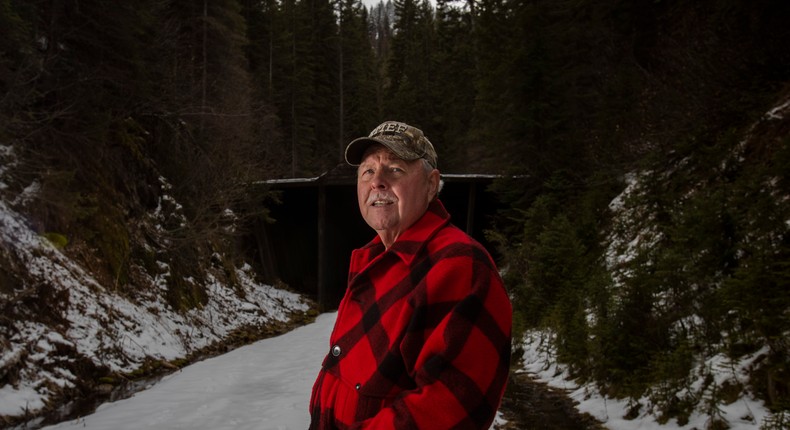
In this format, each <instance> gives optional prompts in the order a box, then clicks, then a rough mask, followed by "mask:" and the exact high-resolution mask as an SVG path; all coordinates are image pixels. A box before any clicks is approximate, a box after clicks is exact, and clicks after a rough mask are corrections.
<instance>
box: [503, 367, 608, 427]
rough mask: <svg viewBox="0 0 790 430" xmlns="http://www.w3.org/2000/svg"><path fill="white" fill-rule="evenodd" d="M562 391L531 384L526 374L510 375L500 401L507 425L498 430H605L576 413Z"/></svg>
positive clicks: (588, 415) (581, 414)
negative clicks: (503, 395)
mask: <svg viewBox="0 0 790 430" xmlns="http://www.w3.org/2000/svg"><path fill="white" fill-rule="evenodd" d="M574 403H575V402H574V401H573V400H571V399H570V398H569V397H568V396H567V395H566V394H565V393H563V392H562V390H558V389H555V388H551V387H549V386H548V385H546V384H544V383H542V382H537V381H535V380H533V379H532V378H531V377H530V376H529V375H528V374H526V373H516V372H511V373H510V380H509V381H508V387H507V390H506V391H505V397H504V398H503V399H502V406H501V408H500V410H501V411H502V413H503V415H504V418H505V419H506V420H507V423H506V424H504V425H501V426H499V427H497V429H498V430H532V429H534V430H605V429H606V427H604V426H603V425H602V424H601V423H600V422H598V421H597V420H596V419H595V418H593V416H592V415H590V414H586V413H584V414H583V413H580V412H579V411H578V410H576V407H575V404H574Z"/></svg>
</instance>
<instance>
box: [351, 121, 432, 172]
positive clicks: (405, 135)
mask: <svg viewBox="0 0 790 430" xmlns="http://www.w3.org/2000/svg"><path fill="white" fill-rule="evenodd" d="M374 143H380V144H382V145H384V146H386V147H387V148H388V149H389V150H390V151H392V153H393V154H395V155H396V156H397V157H398V158H401V159H403V160H416V159H418V158H424V159H426V160H427V161H428V163H430V165H431V166H433V167H434V168H436V165H437V161H438V160H437V157H436V150H435V149H434V148H433V145H432V144H431V141H430V140H428V138H427V137H425V135H424V134H422V130H420V129H419V128H416V127H412V126H410V125H408V124H404V123H402V122H397V121H386V122H383V123H382V124H381V125H379V126H378V127H376V128H374V129H373V131H371V132H370V135H368V136H367V137H360V138H358V139H354V140H353V141H351V143H349V144H348V146H347V147H346V162H347V163H348V164H350V165H352V166H359V164H360V163H361V162H362V156H363V155H364V154H365V150H366V149H368V147H369V146H370V145H372V144H374Z"/></svg>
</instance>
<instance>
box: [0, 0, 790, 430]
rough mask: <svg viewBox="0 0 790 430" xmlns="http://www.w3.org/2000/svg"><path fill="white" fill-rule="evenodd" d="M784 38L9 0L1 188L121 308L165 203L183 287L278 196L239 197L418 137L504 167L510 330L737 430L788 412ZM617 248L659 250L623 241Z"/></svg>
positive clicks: (602, 5)
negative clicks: (397, 129) (738, 414)
mask: <svg viewBox="0 0 790 430" xmlns="http://www.w3.org/2000/svg"><path fill="white" fill-rule="evenodd" d="M788 22H790V2H787V1H783V0H756V1H755V0H748V1H747V0H724V1H713V0H704V1H695V2H688V1H679V0H632V1H629V0H602V1H601V0H551V1H548V0H544V1H541V0H532V1H525V0H468V1H448V0H436V2H435V3H430V2H428V1H427V0H424V1H422V2H417V1H415V0H395V1H394V2H390V1H388V2H387V3H383V2H382V3H379V4H378V5H376V6H374V7H371V8H366V7H365V6H363V5H362V4H361V3H360V2H359V0H336V1H329V0H279V1H278V0H213V1H208V0H201V1H196V0H185V1H172V0H140V1H136V2H117V3H109V2H106V1H100V0H79V1H78V0H48V1H40V0H0V148H2V149H3V150H4V151H6V150H8V149H7V148H13V151H14V153H15V154H16V157H17V158H18V162H17V163H15V165H14V166H13V168H11V167H10V166H6V167H7V168H4V167H3V166H0V172H2V173H3V175H5V176H6V177H7V178H11V179H7V180H6V181H5V182H4V184H5V186H4V187H3V188H0V193H2V196H3V198H4V199H5V200H7V201H9V202H11V204H12V205H13V206H14V207H15V208H16V209H17V210H19V211H21V212H23V213H25V214H26V216H27V217H28V219H29V220H30V221H29V222H30V223H31V225H33V226H34V227H35V229H36V230H37V231H38V232H39V233H40V234H41V235H45V236H46V237H48V238H50V239H51V240H52V241H53V243H56V244H57V245H58V246H60V247H62V249H63V250H64V252H66V253H68V254H70V255H72V256H73V257H74V258H77V259H81V260H84V261H85V262H86V266H87V267H90V268H91V270H92V271H93V272H94V273H95V274H96V276H97V277H100V278H103V279H105V280H107V281H108V283H109V284H112V285H115V286H116V287H117V289H118V290H120V291H124V290H126V291H127V293H128V294H134V291H133V290H134V288H135V282H134V279H132V278H131V277H130V271H129V268H130V265H132V264H133V263H134V264H142V265H146V264H151V257H150V255H149V254H150V252H151V251H150V249H148V247H143V246H140V245H139V244H140V243H141V242H143V241H148V242H151V241H152V239H151V237H152V234H153V233H152V232H151V231H149V230H146V229H145V228H143V227H141V225H140V224H139V223H137V222H136V220H140V219H142V218H143V217H144V215H145V213H146V212H150V211H153V210H155V209H156V208H157V205H158V204H160V199H159V197H161V189H162V185H163V184H165V183H166V186H167V189H168V193H169V194H172V195H173V196H174V197H175V199H176V200H177V202H178V203H179V204H180V205H183V207H180V208H179V210H181V211H182V212H183V219H182V218H178V219H172V220H171V222H170V224H169V225H166V226H165V227H166V228H165V229H164V230H163V231H157V232H155V233H156V237H157V239H156V240H153V241H154V242H156V248H157V250H158V251H157V252H160V253H167V254H168V255H169V256H170V259H171V263H172V270H173V271H174V272H177V273H181V274H183V276H189V275H190V273H191V271H192V270H194V262H195V261H199V260H201V259H204V260H205V259H208V258H209V256H210V255H212V254H214V253H219V254H220V255H222V256H223V258H224V259H227V261H229V262H233V261H235V260H237V259H243V258H244V255H243V254H244V249H243V248H240V247H239V246H238V245H239V241H238V237H240V236H242V235H244V234H245V229H244V227H246V226H249V224H250V223H251V222H252V221H253V220H257V219H261V217H264V218H265V217H266V216H267V204H269V203H271V202H272V201H273V200H274V199H276V195H271V194H269V193H268V192H267V191H266V190H265V189H260V188H251V187H250V186H249V184H252V183H255V182H256V181H260V180H264V179H271V178H288V177H305V176H316V175H319V174H321V173H322V172H325V171H327V170H328V169H331V168H332V167H334V166H335V165H337V164H338V163H340V162H342V159H343V158H342V154H343V149H344V147H345V145H346V143H347V142H349V141H350V140H351V139H353V138H355V137H358V136H361V135H365V134H367V133H368V131H369V130H370V129H372V128H373V127H375V125H377V124H378V123H380V122H381V121H383V120H387V119H395V120H400V121H405V122H408V123H410V124H413V125H415V126H418V127H420V128H422V129H423V130H424V131H425V132H426V134H427V135H428V136H429V137H430V139H431V141H432V142H434V144H435V145H436V147H437V151H438V153H439V160H440V166H439V167H440V169H441V170H442V172H444V173H482V172H485V173H501V174H503V178H502V179H501V180H498V181H496V182H495V183H494V185H493V187H492V189H493V190H494V191H495V192H496V193H497V195H498V196H499V199H500V200H501V201H502V202H503V203H504V205H505V207H507V209H506V210H503V211H502V212H501V213H499V214H498V216H497V218H496V226H497V227H496V229H495V231H490V232H489V236H490V241H491V242H492V243H496V244H497V246H498V247H499V249H498V250H497V251H498V254H500V255H503V256H504V261H503V262H502V263H501V264H502V267H503V268H506V269H507V273H506V281H507V284H508V287H509V289H510V291H511V293H512V297H513V301H514V305H515V309H516V313H517V319H516V325H517V327H516V328H517V331H518V332H519V333H520V332H523V331H525V330H528V329H531V328H536V327H539V328H546V329H550V330H553V331H555V332H556V333H557V339H558V341H557V351H558V357H559V359H560V360H561V361H563V362H564V363H566V364H567V365H569V366H570V368H571V369H573V373H574V376H575V377H577V378H579V379H580V380H584V381H595V382H596V383H597V384H598V386H599V387H600V389H601V390H602V391H605V392H607V393H608V394H610V395H613V396H618V397H631V398H634V399H639V398H640V397H642V396H644V395H645V393H651V396H653V398H654V400H655V404H656V405H659V409H660V411H659V412H660V413H659V415H661V416H663V417H664V418H665V419H670V418H674V419H677V420H678V422H682V421H683V419H684V417H686V418H687V417H688V415H689V414H690V413H691V412H692V411H693V410H695V409H702V410H705V411H706V413H709V414H710V415H711V417H713V418H714V419H713V420H712V423H713V424H712V426H711V428H726V427H722V426H723V425H725V424H723V423H721V422H717V421H716V420H715V417H716V412H715V410H716V405H717V404H719V403H720V402H725V401H727V398H728V396H730V397H731V396H733V395H738V394H739V393H742V392H745V391H749V392H751V393H754V395H756V396H758V397H760V398H761V399H763V400H764V401H765V402H766V404H767V405H768V406H769V407H770V408H771V409H772V410H773V411H775V412H776V413H777V414H780V415H782V414H788V413H787V411H788V410H789V408H790V358H788V357H790V344H788V342H787V339H788V336H790V288H788V286H790V265H788V262H789V261H790V227H789V226H788V220H790V203H788V199H789V197H790V127H789V126H788V122H787V121H786V120H785V121H784V122H781V124H780V126H776V127H770V128H766V127H762V128H761V127H756V128H755V127H754V124H759V120H760V119H761V118H762V117H763V115H765V113H766V112H767V111H769V110H770V109H771V108H772V107H773V106H775V105H776V104H777V103H779V102H781V101H782V100H787V97H788V95H789V92H790V49H788V47H790V25H788V24H787V23H788ZM783 97H784V98H783ZM745 136H748V137H749V139H746V138H745ZM745 141H746V143H744V142H745ZM162 178H166V181H164V182H163V179H162ZM627 186H630V187H635V188H637V189H638V190H637V191H634V192H632V193H630V194H629V195H628V196H629V198H628V201H626V202H625V203H623V204H624V205H625V206H626V207H627V208H628V209H627V210H628V211H630V212H628V214H629V219H630V220H631V221H632V223H631V224H629V225H624V224H623V223H622V222H619V221H617V220H615V219H614V217H613V215H612V211H611V207H610V202H612V200H613V199H614V198H615V197H616V196H618V195H621V193H622V192H623V191H624V190H625V189H626V187H627ZM640 228H641V229H643V230H640ZM629 229H630V230H631V231H632V233H633V231H650V232H651V234H652V237H651V238H650V239H644V241H645V242H648V243H650V246H645V247H643V248H641V249H639V250H636V251H635V250H634V249H633V248H629V249H627V250H626V249H625V248H627V247H625V246H621V247H620V248H618V242H617V240H616V238H617V237H621V238H626V237H628V234H629V233H628V230H629ZM618 235H619V236H618ZM613 238H615V239H613ZM626 244H627V242H626ZM621 245H622V244H621ZM613 252H615V253H617V252H620V253H626V252H630V253H632V254H633V255H630V258H628V259H625V260H623V261H621V263H620V264H619V265H614V264H613V263H612V261H613V258H612V255H611V254H612V253H613ZM4 258H8V257H7V255H6V254H5V253H2V254H0V263H3V264H5V260H4ZM621 260H622V259H621ZM223 264H226V265H232V264H231V263H228V262H225V263H223ZM11 278H12V274H10V273H8V272H7V271H6V270H0V292H2V293H3V294H4V295H3V297H5V298H4V299H3V300H4V301H5V302H4V303H0V305H2V306H1V307H2V308H3V309H11V308H12V307H13V304H14V302H13V300H14V299H13V295H14V293H15V287H14V283H13V282H11V281H10V279H11ZM173 279H177V277H174V278H173ZM166 295H167V300H168V301H169V303H170V304H171V305H172V306H173V307H174V308H176V309H184V310H186V309H189V308H191V307H195V306H199V305H200V303H201V301H202V300H204V293H203V292H202V291H201V290H200V288H196V287H195V286H194V285H188V284H185V283H183V282H178V281H173V282H172V283H171V284H169V285H168V291H167V293H166ZM8 297H11V298H8ZM4 312H5V311H4ZM9 312H12V311H9ZM13 312H21V311H19V310H16V311H13ZM7 315H9V316H7ZM17 315H18V314H17ZM12 317H13V313H8V314H4V316H3V318H12ZM761 348H767V350H766V351H767V352H766V353H765V354H764V356H763V357H764V358H763V359H762V360H761V363H760V365H759V366H757V367H755V371H754V373H753V374H752V375H750V376H751V379H750V381H751V382H750V386H719V387H715V389H711V390H708V391H705V392H706V393H714V394H712V395H710V396H708V397H705V398H701V397H700V396H698V394H699V393H700V392H702V391H699V390H698V391H693V390H686V391H685V392H687V393H691V394H689V395H686V396H682V395H678V392H680V391H681V389H682V388H687V387H686V386H685V385H684V384H687V382H688V377H689V374H690V372H691V371H692V369H694V368H695V362H696V361H698V360H699V359H700V357H705V356H708V355H711V354H715V353H723V354H727V355H728V356H731V357H733V358H737V357H740V356H743V355H745V354H750V353H754V352H755V351H758V350H760V349H761ZM2 377H3V376H2V375H0V378H2ZM711 384H713V382H711ZM733 393H735V394H733ZM703 397H704V396H703ZM635 407H636V408H638V405H637V406H635ZM782 416H784V415H782ZM716 426H719V427H716ZM778 426H781V424H779V425H778ZM777 428H781V427H777Z"/></svg>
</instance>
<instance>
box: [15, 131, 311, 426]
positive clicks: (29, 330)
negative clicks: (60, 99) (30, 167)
mask: <svg viewBox="0 0 790 430" xmlns="http://www.w3.org/2000/svg"><path fill="white" fill-rule="evenodd" d="M15 163H16V161H15V158H14V152H13V149H12V148H11V147H9V146H3V145H0V191H3V190H8V188H9V187H8V186H7V185H6V183H5V182H4V181H5V180H6V179H7V176H8V175H10V172H9V170H8V169H9V168H10V167H12V166H14V165H15ZM160 182H161V185H162V189H163V190H164V191H165V193H164V195H163V197H162V199H161V200H160V205H159V207H158V208H157V210H156V211H154V212H153V213H152V214H150V219H151V222H152V223H153V224H155V226H156V227H159V228H161V225H162V224H164V223H165V222H167V221H169V220H170V221H172V222H174V223H176V224H182V223H183V222H184V221H185V218H183V214H181V213H180V211H181V205H179V204H178V203H177V202H175V201H174V200H173V198H172V197H171V196H169V195H168V194H167V193H166V192H167V190H168V189H169V188H170V187H169V185H168V184H167V181H166V180H165V179H164V178H160ZM36 189H37V187H36V185H35V183H33V184H31V185H28V186H27V187H26V188H25V189H24V191H23V192H22V193H20V194H19V195H17V196H15V197H12V196H8V195H0V197H1V198H0V256H2V257H3V261H4V264H6V262H7V263H8V264H9V265H10V267H4V268H3V269H4V270H8V271H10V273H14V271H18V272H25V273H26V274H27V279H26V281H25V283H24V285H15V286H14V289H13V291H0V299H2V300H3V302H4V303H5V302H13V301H17V300H21V299H24V298H25V297H27V296H31V297H36V296H38V295H40V294H50V295H51V296H52V297H55V298H56V299H50V300H49V301H50V302H51V308H47V309H46V311H47V313H51V314H52V315H49V316H48V317H51V319H52V320H53V321H59V322H58V323H55V324H53V323H52V322H51V321H47V320H48V318H16V319H13V320H11V321H10V322H9V323H8V324H7V325H6V326H4V327H3V329H4V331H3V332H0V370H2V371H3V372H4V373H5V372H7V371H9V369H11V370H10V372H13V375H12V376H9V377H7V378H6V376H7V375H5V374H2V375H0V377H2V378H4V380H3V383H2V384H0V416H20V415H25V414H28V413H35V412H36V411H37V410H40V409H42V408H44V407H45V405H47V404H48V403H49V401H50V400H51V399H52V398H54V397H56V396H57V394H58V391H59V389H60V388H70V387H74V386H75V385H76V383H77V382H78V380H77V378H78V377H77V376H76V375H75V374H74V373H72V372H71V371H70V370H69V369H72V368H74V366H75V351H76V356H78V357H80V358H81V359H83V360H85V359H87V360H90V361H92V362H93V364H94V365H96V366H99V367H105V368H107V369H109V370H110V371H111V372H118V373H130V372H133V371H135V370H137V369H138V368H140V367H141V366H142V364H143V363H144V362H146V361H147V360H165V361H170V360H174V359H179V358H184V357H187V356H188V355H189V354H191V353H193V352H195V351H198V350H200V349H201V348H204V347H207V346H209V345H211V344H212V343H215V342H220V341H222V340H223V339H225V338H227V336H228V335H229V334H230V333H231V332H233V331H234V330H236V329H239V328H241V327H247V326H263V325H266V324H269V323H272V322H274V321H282V322H285V321H287V320H289V319H290V318H291V315H292V314H293V313H298V312H305V311H307V310H308V309H309V305H308V304H307V302H306V300H305V298H303V297H302V296H300V295H298V294H295V293H292V292H288V291H284V290H280V289H277V288H274V287H272V286H270V285H265V284H261V283H259V282H257V281H256V280H255V273H254V271H253V269H252V267H250V266H249V265H247V264H244V265H242V266H241V267H237V268H235V272H236V273H235V275H236V276H235V278H236V279H237V283H238V285H236V286H230V285H226V284H224V283H222V282H221V281H219V280H218V279H216V278H215V277H214V276H213V275H212V274H211V273H210V272H209V271H206V272H205V273H204V274H203V275H202V279H194V278H188V279H184V281H185V282H187V283H192V284H194V285H196V286H199V287H201V288H202V289H203V290H205V291H206V294H207V299H206V301H205V304H203V305H202V306H200V307H198V308H195V309H191V310H189V311H187V312H179V311H178V310H175V309H173V308H171V307H170V306H169V305H168V304H167V303H166V302H165V300H163V295H164V291H166V290H167V283H168V279H169V277H171V276H173V275H172V274H171V270H170V265H169V263H168V262H167V261H157V262H156V266H157V267H158V270H157V272H156V273H147V272H145V270H143V269H142V268H140V267H133V268H132V270H135V271H136V274H137V275H138V276H137V279H138V280H137V284H135V286H134V288H133V289H132V290H133V292H129V291H127V292H125V293H124V292H121V291H117V289H116V288H115V286H112V285H109V286H107V285H101V284H100V282H99V281H98V280H97V279H95V278H94V277H93V276H92V275H91V274H90V273H89V272H88V271H86V270H85V269H84V268H83V267H81V266H80V265H79V264H77V263H76V262H75V261H73V260H71V259H70V258H69V257H67V256H66V255H64V254H63V253H62V252H61V250H59V249H57V248H55V247H54V246H53V245H52V244H50V243H49V241H48V240H47V239H45V238H44V237H42V236H41V235H39V234H38V233H37V232H36V231H34V229H33V228H32V227H31V226H30V225H29V222H28V221H27V219H26V218H25V217H24V216H23V215H22V214H21V213H19V212H17V211H16V210H14V209H13V207H12V206H13V205H15V204H20V202H23V200H24V199H25V198H26V196H28V195H29V194H31V193H35V192H36ZM9 201H11V202H14V203H13V204H10V203H8V202H9ZM162 203H164V205H163V204H162ZM164 206H168V208H165V207H164ZM42 291H43V293H42Z"/></svg>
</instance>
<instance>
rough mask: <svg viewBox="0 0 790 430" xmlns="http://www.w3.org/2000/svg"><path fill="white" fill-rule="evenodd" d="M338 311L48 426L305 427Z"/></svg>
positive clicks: (287, 429) (269, 429) (236, 429)
mask: <svg viewBox="0 0 790 430" xmlns="http://www.w3.org/2000/svg"><path fill="white" fill-rule="evenodd" d="M335 315H336V314H334V313H333V314H323V315H321V316H319V317H318V318H317V319H316V321H315V323H313V324H310V325H307V326H304V327H300V328H298V329H296V330H293V331H291V332H289V333H287V334H284V335H282V336H279V337H275V338H271V339H266V340H262V341H259V342H256V343H254V344H252V345H247V346H244V347H241V348H238V349H236V350H234V351H231V352H229V353H227V354H224V355H221V356H219V357H214V358H211V359H208V360H204V361H201V362H199V363H195V364H193V365H191V366H187V367H185V368H184V369H182V370H180V371H178V372H176V373H174V374H172V375H170V376H168V377H167V378H165V379H163V380H162V381H160V382H158V383H157V384H156V385H154V386H153V387H151V388H149V389H148V390H145V391H142V392H139V393H137V394H136V395H135V396H134V397H131V398H129V399H125V400H120V401H117V402H114V403H108V404H105V405H102V406H101V407H100V408H99V410H98V411H97V412H96V413H95V414H93V415H89V416H87V417H85V418H81V419H78V420H75V421H68V422H63V423H60V424H58V425H55V426H51V427H45V428H46V429H49V430H60V429H62V430H65V429H73V428H80V429H86V430H91V429H96V430H103V429H110V428H112V429H115V430H125V429H128V430H134V429H191V430H201V429H205V430H209V429H210V430H221V429H234V430H244V429H256V430H292V429H293V430H296V429H299V430H304V429H306V428H307V427H308V425H309V423H310V417H309V415H308V410H307V406H308V403H309V400H310V390H311V387H312V384H313V381H314V380H315V377H316V375H317V374H318V368H319V367H320V365H321V360H322V358H323V355H324V354H325V353H326V349H327V344H328V339H329V332H330V331H331V329H332V325H333V324H334V319H335Z"/></svg>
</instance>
